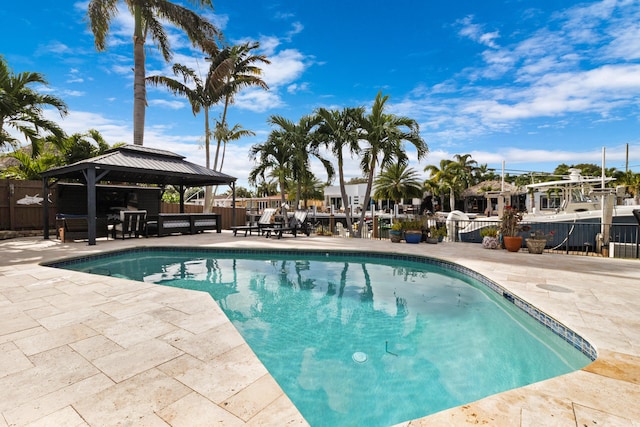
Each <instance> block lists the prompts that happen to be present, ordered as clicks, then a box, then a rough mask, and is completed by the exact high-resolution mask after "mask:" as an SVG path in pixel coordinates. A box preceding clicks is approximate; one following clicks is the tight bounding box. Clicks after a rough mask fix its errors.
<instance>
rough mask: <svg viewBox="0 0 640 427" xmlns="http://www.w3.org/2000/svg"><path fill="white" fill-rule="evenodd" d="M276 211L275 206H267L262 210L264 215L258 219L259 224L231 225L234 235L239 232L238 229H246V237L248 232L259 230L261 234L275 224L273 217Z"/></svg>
mask: <svg viewBox="0 0 640 427" xmlns="http://www.w3.org/2000/svg"><path fill="white" fill-rule="evenodd" d="M275 213H276V209H275V208H266V209H265V210H263V211H262V216H261V217H260V219H259V220H258V223H257V224H255V225H251V224H249V225H236V226H233V227H231V230H233V235H234V236H236V235H237V234H238V231H244V236H245V237H247V233H249V235H251V234H252V233H253V232H254V231H257V232H258V233H259V234H262V232H263V230H264V229H265V228H269V227H272V226H273V223H272V222H271V218H272V217H273V216H274V215H275Z"/></svg>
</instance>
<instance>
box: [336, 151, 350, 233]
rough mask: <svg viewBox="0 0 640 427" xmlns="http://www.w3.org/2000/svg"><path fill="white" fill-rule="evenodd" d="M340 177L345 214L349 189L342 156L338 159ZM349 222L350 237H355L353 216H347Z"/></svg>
mask: <svg viewBox="0 0 640 427" xmlns="http://www.w3.org/2000/svg"><path fill="white" fill-rule="evenodd" d="M338 176H339V179H340V195H341V196H342V205H343V206H344V208H345V209H344V212H345V214H347V213H348V207H349V196H347V187H346V185H345V182H344V162H343V161H342V156H339V157H338ZM346 220H347V230H348V231H349V235H350V236H353V225H352V224H351V215H346Z"/></svg>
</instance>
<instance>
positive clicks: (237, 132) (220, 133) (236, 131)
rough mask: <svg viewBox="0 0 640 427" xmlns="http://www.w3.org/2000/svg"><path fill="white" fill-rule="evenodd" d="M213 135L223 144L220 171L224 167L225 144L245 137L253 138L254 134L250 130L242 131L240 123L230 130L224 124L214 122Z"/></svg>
mask: <svg viewBox="0 0 640 427" xmlns="http://www.w3.org/2000/svg"><path fill="white" fill-rule="evenodd" d="M213 134H214V136H215V137H216V139H217V140H218V141H222V142H223V149H222V160H220V170H222V166H223V165H224V156H225V153H226V151H227V143H229V142H231V141H237V140H239V139H241V138H244V137H246V136H255V134H256V133H255V132H254V131H251V130H247V129H243V128H242V125H241V124H240V123H236V124H235V125H233V127H232V128H231V129H229V127H228V126H227V125H226V123H222V122H218V121H216V125H215V130H214V131H213Z"/></svg>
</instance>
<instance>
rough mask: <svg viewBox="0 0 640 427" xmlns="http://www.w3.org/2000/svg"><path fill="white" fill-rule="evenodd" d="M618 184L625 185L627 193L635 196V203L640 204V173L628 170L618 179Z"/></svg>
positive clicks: (619, 175)
mask: <svg viewBox="0 0 640 427" xmlns="http://www.w3.org/2000/svg"><path fill="white" fill-rule="evenodd" d="M616 183H617V184H620V185H624V186H625V189H626V191H627V193H629V194H630V195H632V196H633V198H634V200H635V203H636V204H638V203H639V202H640V173H634V172H633V171H630V170H627V171H626V172H621V173H620V174H618V176H617V177H616Z"/></svg>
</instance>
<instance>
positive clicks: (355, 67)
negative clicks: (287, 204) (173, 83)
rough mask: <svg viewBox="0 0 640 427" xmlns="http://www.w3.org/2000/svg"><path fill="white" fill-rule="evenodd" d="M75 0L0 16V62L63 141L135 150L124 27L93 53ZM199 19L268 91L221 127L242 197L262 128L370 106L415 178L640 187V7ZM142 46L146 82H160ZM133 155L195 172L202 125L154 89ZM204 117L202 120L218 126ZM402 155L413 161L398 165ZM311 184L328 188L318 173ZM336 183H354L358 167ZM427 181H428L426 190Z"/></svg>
mask: <svg viewBox="0 0 640 427" xmlns="http://www.w3.org/2000/svg"><path fill="white" fill-rule="evenodd" d="M87 3H88V2H86V1H84V2H73V1H59V2H51V1H44V0H35V1H32V2H29V3H28V6H27V4H23V3H21V2H3V5H2V6H0V28H2V34H3V35H2V37H1V38H0V54H2V55H3V56H4V57H5V58H6V59H7V60H8V62H9V65H10V66H11V67H12V68H13V70H14V72H22V71H38V72H41V73H43V74H44V75H45V76H46V78H47V79H48V81H49V86H48V87H47V88H41V90H43V91H44V90H46V91H50V92H51V93H53V94H55V95H57V96H59V97H61V98H62V99H63V100H64V101H65V102H66V103H67V104H68V106H69V110H70V114H69V115H68V116H67V117H65V118H64V119H60V118H59V116H56V115H55V114H54V113H53V112H48V113H47V114H48V115H50V117H51V118H54V119H56V120H57V121H58V122H59V123H60V124H61V126H62V127H63V128H64V129H65V130H66V131H67V132H68V133H74V132H85V131H87V130H88V129H90V128H95V129H98V130H99V131H100V132H101V133H102V134H103V136H105V138H106V139H107V141H108V142H109V143H111V144H113V143H116V142H129V143H131V141H132V107H133V87H132V82H133V72H132V67H133V54H132V51H133V47H132V44H131V35H132V32H133V31H132V28H133V23H132V18H131V15H130V14H129V12H128V10H127V9H126V7H124V6H122V7H121V8H120V10H121V14H120V15H119V16H118V17H117V18H116V19H114V21H113V22H112V26H111V33H110V34H111V35H110V38H109V41H108V48H107V50H106V51H105V52H97V51H96V49H95V47H94V38H93V35H92V33H91V32H90V30H89V28H88V24H87V22H86V17H85V15H86V7H87ZM214 7H215V10H214V11H213V12H211V11H207V12H204V14H205V15H206V16H207V17H208V18H209V19H210V21H211V22H213V23H215V24H216V25H218V26H219V27H220V28H221V29H222V31H223V32H224V34H225V37H226V40H227V41H228V42H230V43H234V44H235V43H239V42H244V41H247V40H255V41H259V42H260V44H261V49H262V50H261V53H263V54H265V55H267V57H268V58H269V59H270V61H271V65H269V66H265V67H264V79H265V81H266V82H267V83H268V84H269V86H270V90H269V91H263V90H259V89H252V90H245V91H244V92H242V93H240V94H239V95H238V96H237V99H236V103H235V105H233V106H232V108H231V110H230V113H229V114H230V116H229V121H230V123H231V124H232V125H233V124H235V123H240V124H241V125H242V126H243V127H244V128H245V129H250V130H253V131H254V132H256V136H255V137H250V138H245V139H243V140H240V141H238V142H236V143H234V144H233V145H232V146H229V147H228V150H227V157H226V159H225V166H224V169H223V171H224V172H226V173H228V174H230V175H233V176H236V177H238V184H239V185H243V186H246V185H247V183H246V177H247V175H248V173H249V171H250V169H251V168H252V163H251V162H250V160H249V157H248V151H249V150H248V149H249V147H250V146H251V145H252V144H255V143H260V142H263V141H265V140H266V137H267V135H268V133H269V131H270V127H269V125H268V124H267V117H269V116H270V115H274V114H278V115H282V116H285V117H287V118H289V119H291V120H293V121H297V120H298V119H299V118H300V117H301V116H302V115H305V114H310V113H312V112H313V111H314V109H316V108H318V107H328V108H342V107H346V106H365V107H367V108H368V107H369V106H370V105H371V103H372V101H373V99H374V98H375V96H376V94H377V93H378V91H382V92H383V93H384V94H386V95H389V97H390V99H389V103H388V106H389V112H392V113H395V114H399V115H406V116H409V117H411V118H413V119H415V120H416V121H417V122H418V123H419V124H420V129H421V133H422V136H423V138H424V139H425V141H426V142H427V144H428V146H429V150H430V153H429V155H428V157H427V158H426V160H422V161H421V162H420V163H418V162H417V161H416V159H415V156H412V166H413V167H415V168H416V169H417V170H418V171H419V172H420V173H422V171H423V169H424V167H425V166H426V165H427V164H438V163H439V162H440V160H441V159H443V158H452V157H453V155H455V154H467V153H468V154H471V155H472V157H473V159H475V160H476V161H478V162H479V163H487V164H488V165H489V167H493V168H496V169H497V170H498V171H499V170H500V168H501V164H502V162H503V161H504V162H505V163H506V168H507V169H508V170H512V171H513V170H522V171H530V170H532V171H552V170H553V168H554V167H555V166H556V165H557V164H559V163H568V164H572V163H583V162H588V163H597V164H600V161H601V157H602V147H606V152H607V162H606V164H607V167H616V168H618V169H622V170H624V167H625V158H626V157H625V150H626V146H627V144H628V146H629V165H630V169H632V170H633V171H635V172H640V128H639V126H638V124H639V123H638V119H639V113H640V106H639V96H640V2H638V1H635V0H618V1H616V0H605V1H586V2H574V1H563V0H555V1H551V0H538V1H535V2H533V1H525V0H514V1H485V2H478V1H476V0H464V1H452V2H432V1H417V0H415V1H414V0H405V1H399V2H389V1H381V0H369V1H367V2H355V1H344V0H342V1H337V0H325V1H323V2H310V1H300V0H282V1H278V2H272V1H260V0H247V1H244V2H237V1H230V0H218V1H214ZM168 28H169V32H170V37H171V43H172V47H173V49H174V52H175V54H174V58H173V62H179V63H182V64H185V65H188V66H190V67H191V68H193V69H196V70H201V71H202V73H203V74H204V73H205V72H206V68H207V63H206V62H205V61H204V60H203V58H202V55H201V54H199V53H198V52H197V51H195V50H194V49H193V48H192V47H191V45H190V43H189V42H188V40H186V38H185V36H184V35H183V34H182V33H181V32H180V31H178V30H175V29H173V28H170V27H168ZM171 65H172V64H166V63H164V62H163V61H162V59H161V57H160V55H159V54H158V51H157V50H156V49H155V48H154V47H153V45H152V43H149V44H148V46H147V75H153V74H163V75H172V74H171V71H170V67H171ZM147 97H148V103H149V107H148V109H147V122H146V130H145V143H144V144H145V146H149V147H155V148H162V149H167V150H170V151H174V152H178V153H180V154H183V155H185V156H187V159H188V160H190V161H193V162H195V163H198V164H203V165H204V149H203V133H204V132H203V131H204V123H203V121H204V118H203V116H202V115H199V116H197V117H194V116H193V115H192V113H191V108H190V106H189V104H188V103H187V101H186V100H185V99H183V98H178V97H174V96H172V95H171V94H170V93H169V92H168V91H166V90H165V89H162V88H149V89H148V94H147ZM220 110H221V109H219V108H216V109H214V111H212V117H216V116H217V115H218V114H219V113H220ZM410 154H412V153H411V152H410ZM314 171H316V172H317V175H318V176H319V177H320V178H321V179H325V176H324V174H323V173H322V171H321V169H320V168H319V167H318V166H317V165H315V166H314ZM347 175H348V177H354V176H359V175H360V174H359V171H358V168H357V163H356V162H355V161H354V162H351V163H349V164H348V165H347ZM425 177H426V176H425Z"/></svg>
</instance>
